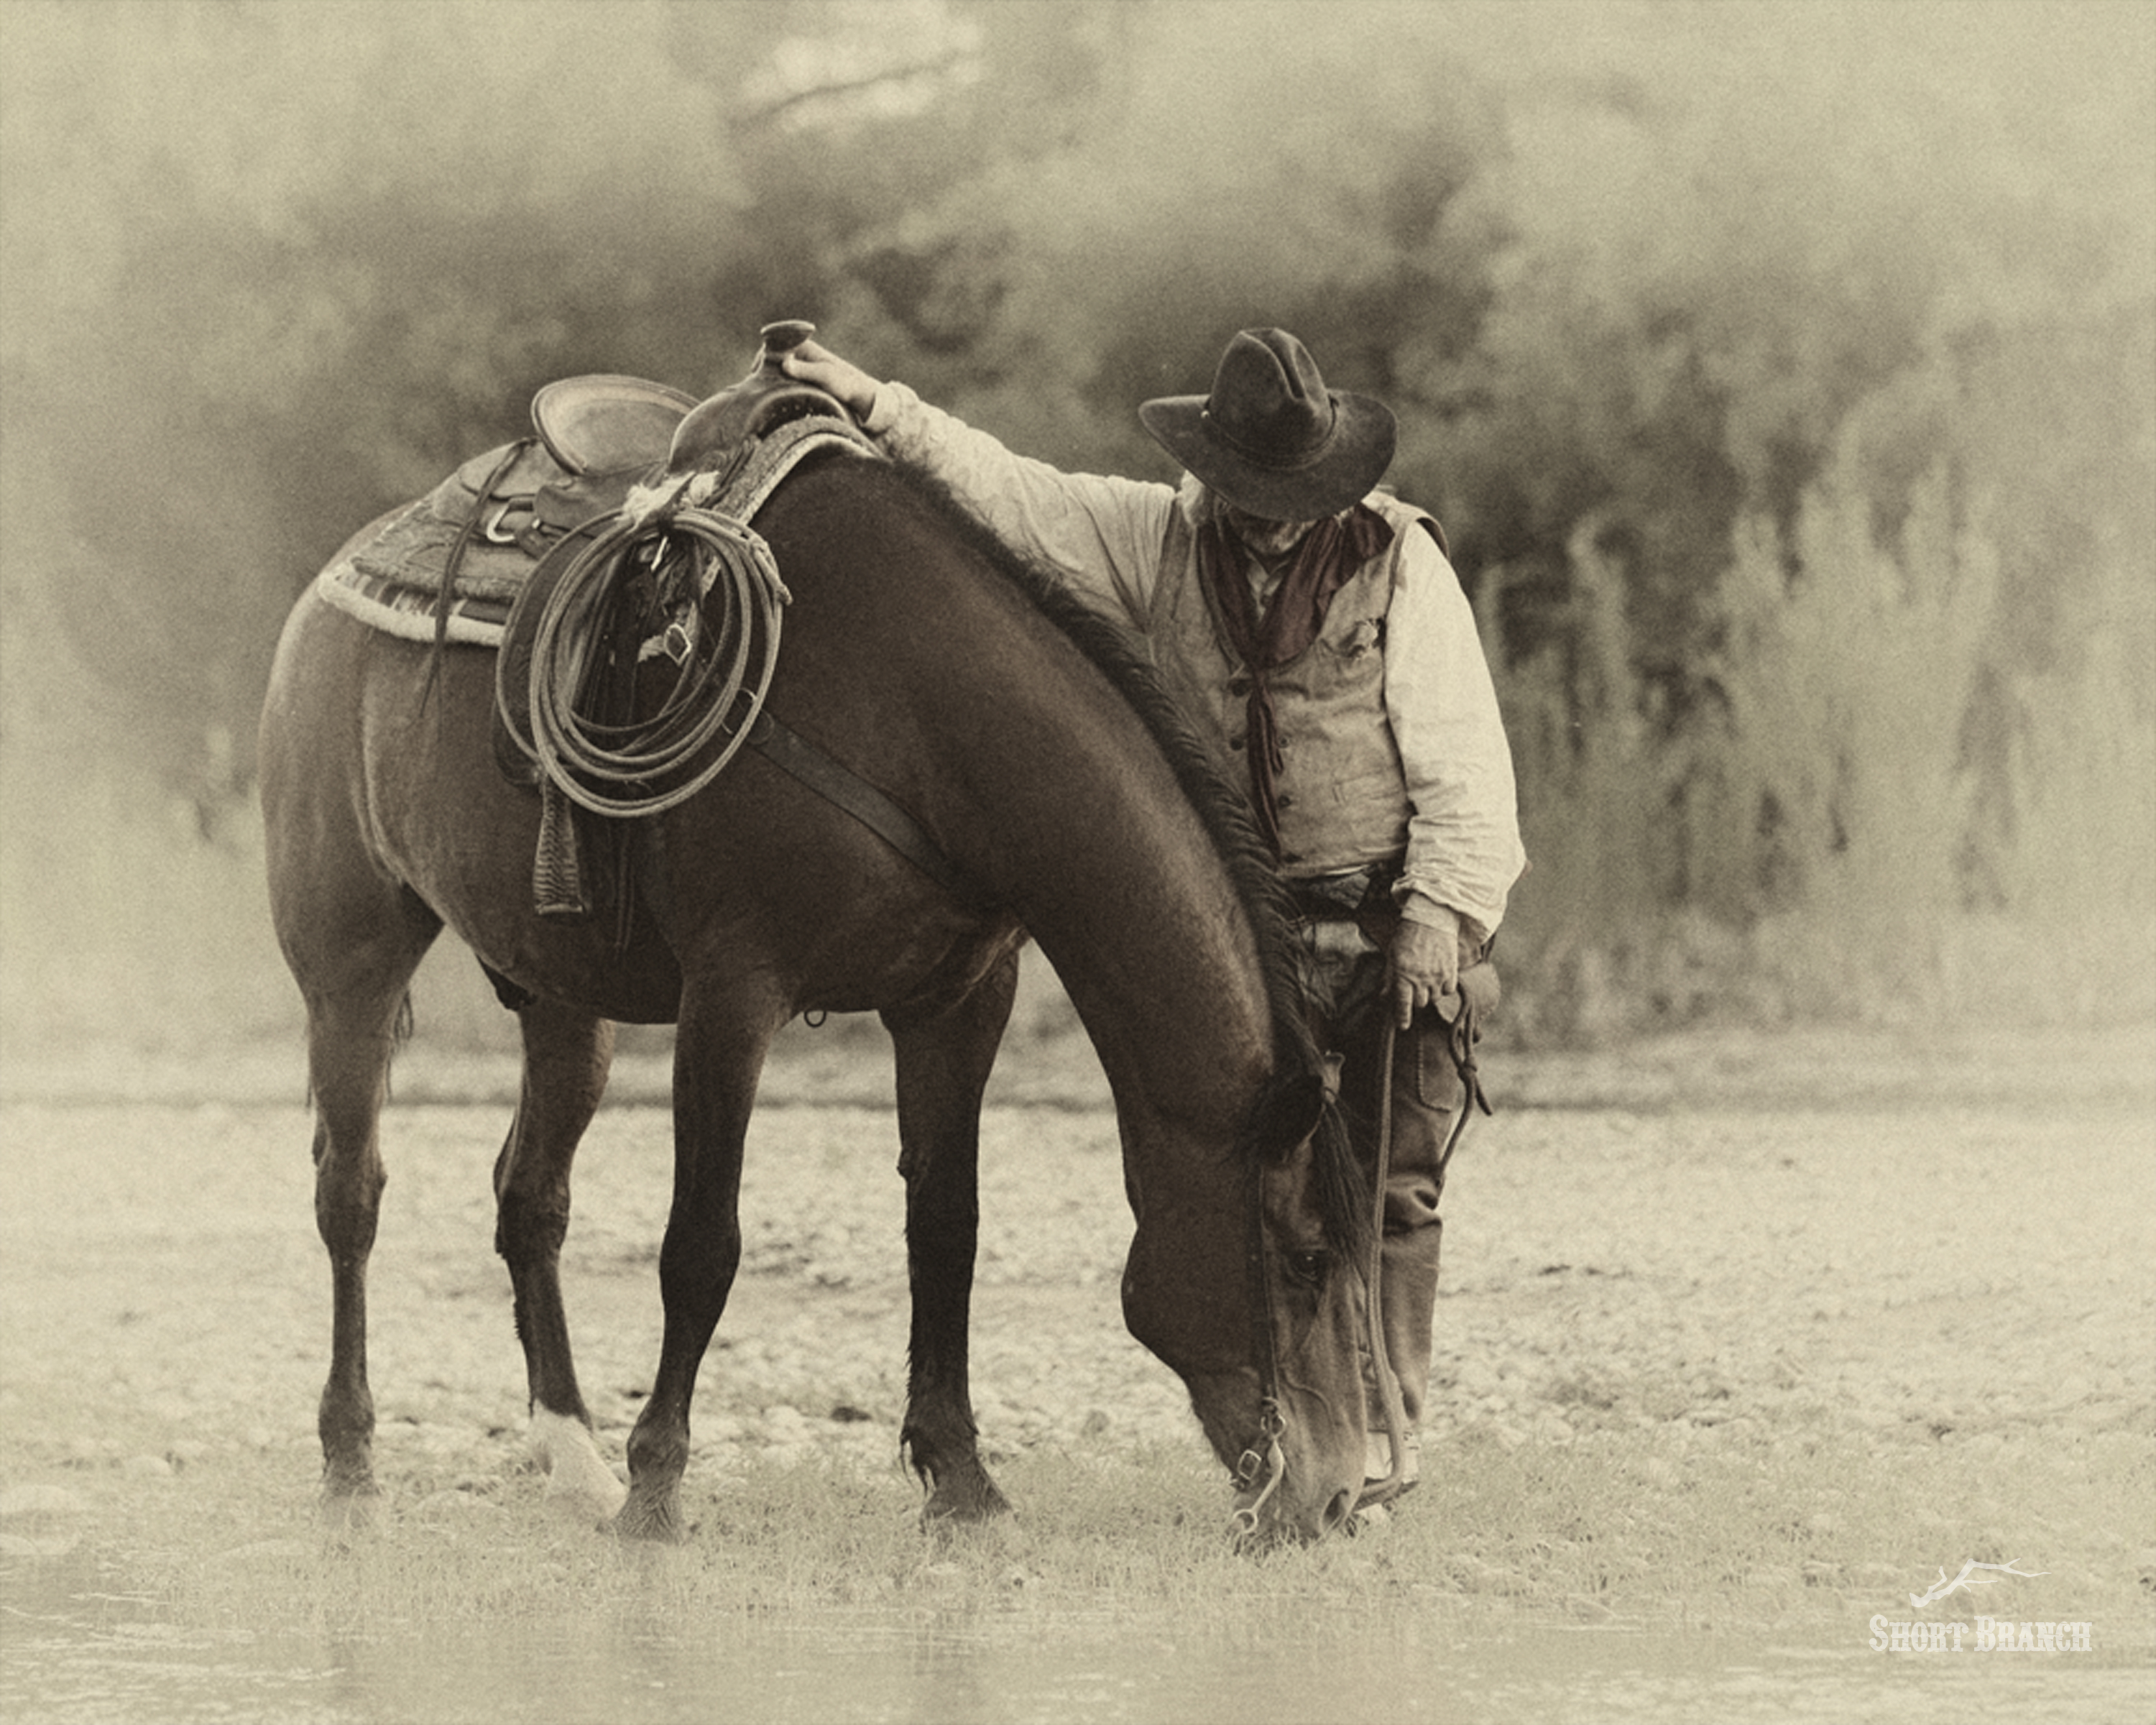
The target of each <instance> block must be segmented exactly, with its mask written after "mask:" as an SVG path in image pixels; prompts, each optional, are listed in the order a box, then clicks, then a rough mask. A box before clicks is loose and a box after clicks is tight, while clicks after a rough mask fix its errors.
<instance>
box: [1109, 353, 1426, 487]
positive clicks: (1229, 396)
mask: <svg viewBox="0 0 2156 1725" xmlns="http://www.w3.org/2000/svg"><path fill="white" fill-rule="evenodd" d="M1138 418H1139V419H1140V421H1141V422H1142V424H1144V426H1145V429H1147V431H1149V432H1151V433H1152V436H1153V439H1154V441H1155V442H1157V443H1158V444H1160V446H1161V447H1162V448H1163V449H1166V450H1167V451H1168V454H1171V455H1173V456H1174V457H1175V459H1177V460H1178V461H1180V462H1181V463H1182V464H1183V466H1184V467H1185V468H1187V469H1188V470H1189V471H1190V472H1192V473H1193V474H1195V475H1197V476H1198V477H1199V479H1200V480H1204V482H1205V484H1207V485H1209V486H1211V487H1212V488H1213V490H1214V491H1215V492H1216V493H1218V494H1219V495H1220V496H1222V497H1224V498H1225V499H1226V500H1227V501H1229V503H1232V504H1233V505H1235V507H1236V508H1238V509H1240V510H1245V511H1248V512H1249V513H1250V514H1251V515H1255V516H1263V517H1264V518H1265V519H1266V520H1268V521H1318V520H1322V518H1324V517H1325V516H1332V515H1337V514H1338V513H1339V512H1340V511H1342V510H1343V509H1345V508H1347V506H1349V505H1350V504H1353V503H1356V502H1359V501H1361V500H1362V499H1363V497H1364V496H1365V495H1368V492H1369V490H1370V489H1371V487H1372V486H1373V485H1376V484H1377V483H1378V480H1380V479H1381V478H1383V475H1384V471H1385V470H1386V468H1388V467H1389V466H1390V465H1392V459H1393V439H1394V421H1393V413H1392V409H1391V408H1388V407H1387V406H1386V405H1385V404H1384V403H1383V402H1380V401H1376V400H1373V398H1370V397H1368V396H1367V395H1351V394H1349V393H1347V392H1346V391H1345V390H1339V389H1327V388H1326V387H1325V380H1324V378H1322V377H1320V376H1319V375H1318V372H1317V361H1316V360H1314V359H1312V357H1310V350H1309V349H1308V348H1306V347H1304V346H1303V345H1302V343H1301V342H1300V341H1297V340H1296V338H1295V337H1294V336H1291V335H1290V334H1289V333H1288V332H1287V331H1286V330H1272V329H1265V330H1245V331H1242V332H1241V333H1240V335H1238V336H1236V337H1235V340H1234V341H1230V342H1229V344H1228V351H1227V352H1225V353H1224V354H1222V355H1221V356H1220V366H1219V370H1217V371H1216V372H1214V374H1213V393H1211V394H1210V395H1170V396H1163V397H1162V398H1160V399H1158V400H1157V401H1149V402H1146V403H1143V404H1142V405H1141V406H1140V407H1139V408H1138Z"/></svg>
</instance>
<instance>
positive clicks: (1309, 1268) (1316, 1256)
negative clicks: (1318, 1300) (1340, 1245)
mask: <svg viewBox="0 0 2156 1725" xmlns="http://www.w3.org/2000/svg"><path fill="white" fill-rule="evenodd" d="M1331 1267H1332V1254H1331V1253H1330V1252H1290V1253H1289V1254H1288V1255H1287V1273H1288V1274H1289V1275H1290V1276H1293V1277H1294V1278H1295V1279H1296V1281H1299V1282H1301V1283H1303V1284H1304V1285H1306V1286H1309V1287H1313V1288H1314V1287H1317V1286H1319V1285H1320V1284H1321V1283H1322V1282H1323V1281H1324V1280H1325V1272H1326V1271H1327V1270H1328V1269H1330V1268H1331Z"/></svg>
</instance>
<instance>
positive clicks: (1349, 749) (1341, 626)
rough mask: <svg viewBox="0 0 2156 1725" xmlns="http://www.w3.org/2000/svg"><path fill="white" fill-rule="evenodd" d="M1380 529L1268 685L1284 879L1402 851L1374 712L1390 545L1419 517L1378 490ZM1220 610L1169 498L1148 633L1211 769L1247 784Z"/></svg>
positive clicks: (1390, 750) (1400, 778)
mask: <svg viewBox="0 0 2156 1725" xmlns="http://www.w3.org/2000/svg"><path fill="white" fill-rule="evenodd" d="M1364 501H1367V502H1368V504H1369V506H1370V507H1371V508H1372V509H1373V510H1375V511H1377V512H1378V514H1379V515H1380V516H1383V518H1384V520H1385V521H1386V522H1387V524H1388V525H1389V526H1391V527H1392V529H1393V539H1392V542H1391V543H1390V544H1389V546H1387V547H1386V548H1385V550H1384V551H1383V552H1380V553H1379V554H1378V556H1377V557H1373V558H1372V559H1371V561H1370V562H1368V563H1365V564H1364V565H1363V567H1362V568H1360V569H1358V571H1357V572H1355V573H1354V575H1353V576H1352V577H1351V578H1349V579H1348V581H1347V584H1346V585H1345V586H1343V587H1342V588H1341V589H1340V591H1339V593H1337V595H1336V596H1335V597H1334V598H1333V601H1332V608H1331V609H1330V610H1329V611H1328V612H1327V614H1326V618H1325V627H1324V629H1323V630H1322V632H1321V633H1320V634H1319V635H1318V637H1317V639H1316V640H1314V641H1312V643H1311V644H1310V646H1309V647H1308V648H1306V649H1305V650H1304V651H1303V652H1302V653H1301V655H1298V656H1297V657H1296V658H1295V659H1292V660H1289V661H1288V663H1286V665H1281V666H1279V667H1277V668H1276V669H1275V670H1273V671H1272V673H1271V674H1270V677H1269V679H1268V681H1269V682H1270V685H1271V689H1272V696H1273V706H1274V709H1275V711H1276V712H1277V713H1278V714H1279V716H1280V740H1281V755H1282V756H1283V757H1284V759H1285V764H1284V765H1283V766H1282V767H1281V771H1280V773H1279V777H1278V786H1279V792H1280V795H1279V808H1280V824H1281V870H1282V871H1283V872H1284V873H1285V874H1286V875H1290V876H1291V877H1301V876H1307V875H1327V874H1333V873H1337V872H1338V871H1341V870H1347V869H1356V868H1361V867H1363V866H1364V865H1367V864H1370V863H1378V862H1391V861H1397V860H1399V858H1400V857H1401V856H1402V855H1404V853H1405V851H1406V850H1407V843H1408V817H1409V814H1411V813H1412V812H1413V810H1412V808H1411V806H1410V804H1409V801H1408V793H1407V775H1406V773H1405V771H1404V768H1402V766H1401V764H1400V752H1399V745H1398V743H1397V742H1394V737H1393V727H1392V724H1391V721H1390V720H1389V718H1388V716H1387V715H1386V711H1385V613H1386V610H1387V608H1389V606H1390V604H1391V603H1392V597H1393V588H1394V582H1395V581H1396V580H1397V579H1398V574H1399V563H1400V547H1401V545H1402V544H1403V543H1404V540H1405V537H1406V536H1407V535H1408V534H1409V532H1411V531H1415V530H1416V528H1417V527H1418V526H1427V528H1428V530H1429V531H1430V532H1431V534H1432V535H1433V536H1435V537H1436V539H1437V542H1438V544H1439V545H1440V546H1442V545H1443V544H1444V542H1445V541H1444V539H1443V537H1442V536H1441V535H1440V534H1439V532H1438V529H1437V523H1436V521H1435V520H1434V519H1433V518H1432V517H1431V516H1428V515H1426V514H1424V512H1423V511H1421V510H1419V509H1415V508H1413V507H1411V506H1409V505H1407V504H1404V503H1402V502H1400V501H1399V500H1398V499H1396V498H1394V497H1391V496H1389V495H1386V494H1384V493H1382V492H1378V493H1373V494H1372V495H1370V496H1369V497H1368V498H1367V499H1365V500H1364ZM1147 635H1148V636H1149V637H1150V638H1151V640H1152V651H1153V658H1154V661H1155V663H1156V665H1158V668H1159V670H1160V671H1161V673H1162V674H1163V676H1165V677H1166V678H1167V679H1168V685H1169V688H1170V690H1171V691H1172V692H1173V695H1174V696H1175V698H1176V701H1177V702H1178V705H1179V706H1181V707H1182V709H1183V711H1184V713H1186V714H1187V715H1188V716H1189V717H1190V718H1191V720H1192V721H1193V722H1194V723H1195V725H1196V726H1197V728H1198V731H1199V735H1200V737H1202V738H1203V740H1204V743H1205V745H1206V747H1207V748H1208V749H1209V750H1210V751H1211V752H1212V753H1213V756H1214V760H1215V761H1216V762H1217V763H1218V764H1219V768H1220V770H1221V771H1222V772H1223V773H1225V774H1226V775H1227V776H1228V778H1229V780H1230V781H1231V782H1232V783H1235V784H1236V785H1237V786H1239V787H1243V788H1247V787H1248V786H1249V784H1250V766H1249V762H1248V760H1247V758H1246V757H1245V753H1244V747H1245V742H1244V735H1243V732H1244V727H1245V701H1247V699H1248V697H1249V696H1250V673H1249V672H1248V671H1247V670H1245V669H1244V667H1243V664H1242V661H1241V660H1240V659H1239V658H1238V657H1237V656H1236V655H1235V649H1233V648H1232V647H1230V646H1229V644H1228V638H1227V635H1226V634H1225V632H1224V629H1223V628H1222V626H1221V623H1220V619H1219V600H1218V598H1217V597H1216V596H1215V595H1214V593H1213V592H1212V590H1211V588H1209V585H1208V583H1206V582H1205V581H1204V578H1202V577H1201V576H1200V575H1199V570H1198V543H1197V536H1196V534H1195V532H1194V531H1193V529H1192V526H1191V524H1190V521H1189V519H1188V516H1187V515H1186V513H1185V510H1184V501H1183V499H1181V498H1178V500H1177V502H1176V505H1175V507H1174V508H1173V510H1172V511H1170V515H1169V521H1168V535H1167V537H1166V540H1165V542H1163V547H1162V557H1161V566H1160V573H1159V575H1158V578H1157V579H1156V580H1155V581H1154V583H1153V589H1152V615H1151V617H1150V618H1149V619H1148V621H1147Z"/></svg>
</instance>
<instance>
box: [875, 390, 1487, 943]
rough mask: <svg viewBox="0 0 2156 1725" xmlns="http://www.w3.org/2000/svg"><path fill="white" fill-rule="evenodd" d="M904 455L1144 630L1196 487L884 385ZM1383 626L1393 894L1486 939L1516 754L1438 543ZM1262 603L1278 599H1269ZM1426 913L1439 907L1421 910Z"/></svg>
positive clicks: (1413, 570) (997, 529) (890, 439)
mask: <svg viewBox="0 0 2156 1725" xmlns="http://www.w3.org/2000/svg"><path fill="white" fill-rule="evenodd" d="M863 424H864V428H865V429H866V430H867V432H868V433H869V434H870V436H871V437H873V438H875V439H876V440H877V441H878V442H879V443H880V444H881V445H882V446H883V447H884V448H885V449H886V450H887V451H888V452H889V453H890V454H891V455H892V456H893V457H894V458H896V459H899V460H901V461H904V462H906V463H907V464H908V465H913V466H917V467H919V468H921V469H922V470H925V471H927V472H928V473H931V474H932V475H935V477H936V478H937V479H938V480H941V481H942V483H943V484H945V485H947V486H948V487H949V488H950V489H951V490H952V492H953V494H954V495H957V498H958V499H959V500H960V501H962V503H964V504H965V505H966V506H967V507H968V508H969V509H971V510H972V511H973V512H974V513H975V514H976V515H977V516H978V517H979V518H980V519H981V521H983V523H984V524H985V525H986V526H988V528H989V529H990V530H991V531H993V532H994V533H996V534H997V536H998V537H1000V538H1002V539H1003V540H1004V541H1005V542H1007V543H1009V544H1010V545H1011V546H1013V547H1015V548H1016V549H1018V550H1019V551H1020V552H1024V553H1025V554H1026V555H1027V556H1029V557H1032V558H1034V559H1035V560H1037V561H1039V562H1043V563H1045V564H1047V565H1048V566H1049V567H1051V568H1053V569H1055V570H1056V571H1057V572H1060V574H1061V575H1062V576H1063V577H1064V578H1065V579H1066V580H1067V581H1068V582H1069V583H1070V584H1071V585H1072V587H1073V588H1075V589H1076V590H1077V591H1079V592H1080V593H1083V594H1085V595H1086V597H1088V598H1091V600H1092V601H1093V602H1094V603H1096V604H1099V605H1101V607H1102V608H1106V609H1108V610H1111V611H1112V612H1116V613H1120V614H1122V618H1123V619H1124V620H1126V621H1127V622H1128V623H1130V624H1132V626H1133V627H1135V628H1137V629H1140V630H1143V629H1145V628H1146V627H1147V623H1148V621H1149V619H1150V618H1151V616H1152V597H1153V585H1154V583H1155V582H1156V581H1157V580H1158V579H1159V578H1160V577H1161V573H1162V572H1161V567H1160V562H1161V548H1162V545H1163V540H1164V539H1165V536H1166V534H1167V530H1168V524H1169V511H1172V510H1174V509H1178V508H1184V509H1190V508H1193V507H1194V506H1196V503H1197V498H1198V494H1197V490H1196V487H1195V485H1194V483H1193V484H1192V485H1186V487H1185V489H1184V491H1183V493H1181V494H1178V490H1177V489H1176V488H1175V487H1174V486H1172V485H1162V484H1158V483H1156V482H1152V481H1147V480H1131V479H1122V478H1115V477H1111V476H1106V475H1096V474H1071V473H1065V472H1063V471H1062V470H1060V469H1059V468H1055V467H1051V466H1050V465H1048V464H1047V463H1045V462H1043V461H1036V460H1033V459H1029V458H1028V457H1025V456H1023V455H1019V454H1014V453H1013V452H1012V451H1011V450H1009V449H1006V448H1005V447H1004V445H1003V444H1001V443H999V442H998V441H997V440H996V439H994V438H993V437H991V436H990V435H989V434H988V433H986V432H983V431H980V430H977V429H974V428H973V427H972V426H969V425H967V424H964V423H963V422H962V420H959V419H957V418H954V417H953V416H952V415H951V414H949V413H945V412H943V411H942V409H941V408H936V407H932V406H931V405H930V404H929V403H927V402H924V401H922V400H921V398H920V397H919V396H918V395H917V394H916V393H914V391H913V390H911V388H908V387H907V386H906V385H905V384H903V383H885V384H884V385H882V386H881V388H880V389H879V391H878V392H877V395H876V399H875V405H874V406H873V407H872V408H871V409H870V412H869V413H868V415H867V416H866V418H865V420H864V421H863ZM1405 539H1406V542H1405V543H1404V545H1403V546H1402V547H1401V550H1400V555H1401V557H1403V559H1404V567H1403V568H1402V572H1401V576H1400V578H1399V582H1398V583H1397V585H1396V587H1395V589H1394V594H1393V597H1392V600H1391V603H1390V604H1389V607H1388V608H1387V612H1386V616H1385V679H1384V701H1385V711H1386V717H1387V720H1388V721H1389V724H1390V726H1391V728H1392V732H1393V737H1394V742H1395V743H1396V744H1397V745H1398V747H1399V754H1400V760H1401V762H1402V766H1403V769H1404V773H1405V775H1406V781H1407V783H1406V787H1405V788H1406V791H1407V794H1408V800H1409V805H1410V809H1411V811H1412V812H1411V814H1410V816H1409V822H1408V843H1407V854H1406V856H1405V858H1404V863H1403V871H1402V875H1401V878H1400V881H1399V886H1398V888H1397V889H1396V891H1397V893H1398V895H1399V901H1400V905H1401V907H1402V910H1403V911H1404V914H1406V915H1407V916H1410V917H1413V918H1414V919H1415V920H1417V921H1430V920H1434V919H1433V918H1432V917H1431V916H1430V911H1429V906H1430V905H1440V906H1447V907H1449V908H1450V909H1451V910H1452V911H1455V912H1456V913H1458V915H1459V916H1460V917H1461V918H1462V919H1463V920H1464V921H1465V922H1466V924H1467V925H1468V928H1469V932H1470V935H1471V937H1473V938H1476V939H1486V938H1487V937H1489V936H1491V934H1494V933H1495V932H1496V929H1497V926H1498V924H1499V923H1500V922H1502V921H1503V920H1504V915H1505V905H1506V901H1507V897H1508V896H1509V895H1510V892H1511V891H1512V886H1513V883H1514V882H1515V881H1517V880H1518V879H1519V877H1520V875H1521V874H1522V872H1523V871H1524V870H1525V868H1526V865H1527V853H1526V851H1525V850H1524V848H1523V847H1522V845H1521V842H1520V832H1519V817H1518V798H1517V789H1516V787H1515V784H1514V781H1513V776H1512V750H1511V747H1510V746H1509V745H1508V744H1507V742H1506V738H1505V731H1504V725H1503V721H1502V720H1501V717H1500V716H1499V713H1498V710H1497V697H1496V690H1495V688H1494V687H1493V686H1492V685H1491V679H1490V670H1489V666H1488V665H1487V663H1486V661H1485V660H1484V659H1483V656H1482V645H1481V638H1480V636H1479V635H1478V634H1477V633H1476V626H1475V617H1474V613H1473V611H1472V610H1471V608H1470V607H1469V605H1468V603H1467V597H1466V593H1464V592H1463V591H1462V590H1461V588H1460V579H1459V577H1458V575H1457V574H1456V573H1455V571H1454V570H1453V567H1452V565H1451V563H1450V562H1449V561H1448V560H1447V558H1446V557H1445V553H1444V552H1442V551H1440V549H1439V548H1438V546H1437V543H1436V542H1435V540H1434V539H1432V538H1431V537H1430V535H1428V534H1426V533H1422V532H1411V533H1409V534H1408V535H1406V536H1405ZM1258 597H1259V599H1260V605H1261V606H1262V603H1263V601H1264V598H1265V593H1262V592H1261V593H1260V594H1259V595H1258ZM1422 901H1427V903H1424V902H1422Z"/></svg>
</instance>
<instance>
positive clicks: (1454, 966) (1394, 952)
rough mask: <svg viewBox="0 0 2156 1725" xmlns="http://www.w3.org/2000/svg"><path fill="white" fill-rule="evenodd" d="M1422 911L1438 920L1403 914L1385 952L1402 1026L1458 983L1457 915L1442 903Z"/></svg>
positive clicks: (1412, 1021) (1394, 1004)
mask: <svg viewBox="0 0 2156 1725" xmlns="http://www.w3.org/2000/svg"><path fill="white" fill-rule="evenodd" d="M1424 914H1425V915H1430V914H1434V915H1435V916H1436V917H1437V918H1438V920H1437V921H1435V922H1410V921H1409V920H1408V919H1407V918H1406V917H1402V918H1401V919H1400V922H1399V927H1397V928H1396V929H1394V932H1393V940H1392V946H1391V948H1390V949H1389V952H1388V953H1387V957H1388V959H1389V963H1390V969H1391V982H1392V990H1393V1006H1394V1012H1395V1013H1396V1014H1398V1018H1399V1027H1400V1029H1403V1030H1404V1029H1408V1027H1409V1025H1411V1024H1414V1015H1415V1014H1417V1013H1418V1012H1419V1011H1420V1010H1421V1009H1423V1008H1424V1007H1425V1006H1435V1005H1436V1004H1437V1003H1438V1002H1439V1001H1440V999H1443V998H1444V997H1445V996H1446V995H1448V994H1451V993H1455V992H1456V991H1457V990H1458V988H1459V987H1460V918H1459V916H1458V915H1457V914H1456V913H1455V912H1454V911H1451V910H1450V909H1448V908H1447V907H1446V906H1443V905H1437V906H1431V907H1430V911H1426V912H1425V913H1424Z"/></svg>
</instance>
